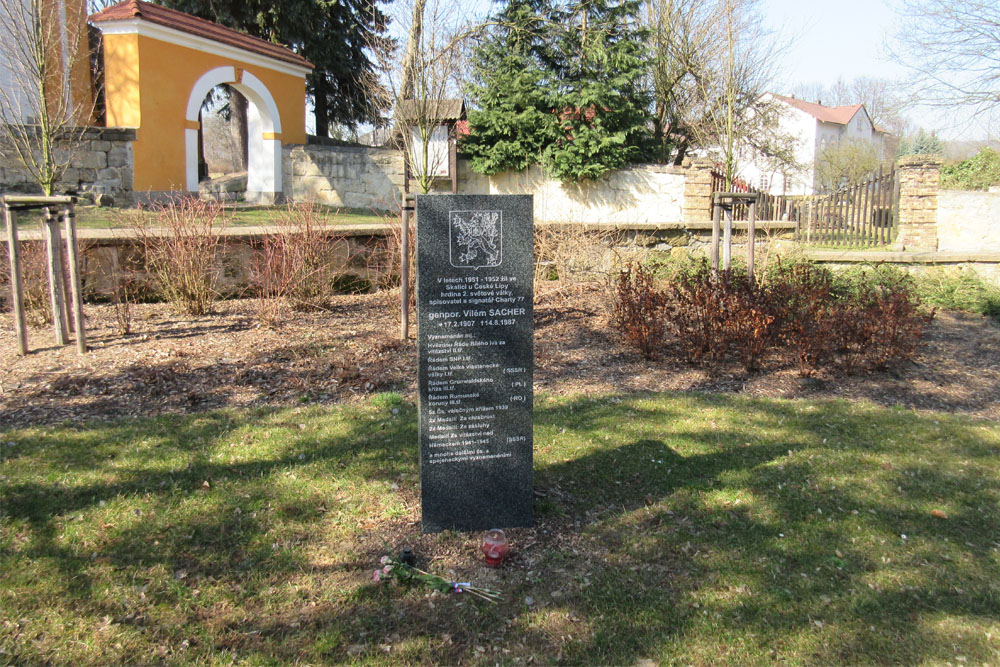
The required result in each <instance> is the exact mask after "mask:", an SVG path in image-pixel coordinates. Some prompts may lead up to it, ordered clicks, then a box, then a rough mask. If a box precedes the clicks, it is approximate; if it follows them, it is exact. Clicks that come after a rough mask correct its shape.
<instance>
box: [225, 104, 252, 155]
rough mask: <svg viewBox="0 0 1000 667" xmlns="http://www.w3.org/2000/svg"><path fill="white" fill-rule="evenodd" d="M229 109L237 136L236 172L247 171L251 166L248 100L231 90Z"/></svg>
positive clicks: (234, 132)
mask: <svg viewBox="0 0 1000 667" xmlns="http://www.w3.org/2000/svg"><path fill="white" fill-rule="evenodd" d="M229 92H230V95H229V109H230V115H229V118H230V122H231V123H232V128H233V134H234V135H235V136H236V146H237V153H236V170H237V171H246V170H247V166H248V165H249V164H250V160H249V155H250V131H249V127H248V125H249V123H248V121H247V107H248V104H249V103H248V102H247V98H245V97H243V95H241V94H240V91H238V90H236V89H235V88H230V89H229Z"/></svg>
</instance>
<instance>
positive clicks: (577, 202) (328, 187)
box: [283, 144, 710, 223]
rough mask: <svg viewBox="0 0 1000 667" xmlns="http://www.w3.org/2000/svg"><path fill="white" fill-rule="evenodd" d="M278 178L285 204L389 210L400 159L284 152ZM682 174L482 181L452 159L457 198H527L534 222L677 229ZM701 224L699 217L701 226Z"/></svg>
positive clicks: (369, 152) (634, 172)
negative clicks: (657, 224) (572, 181)
mask: <svg viewBox="0 0 1000 667" xmlns="http://www.w3.org/2000/svg"><path fill="white" fill-rule="evenodd" d="M283 173H284V179H285V183H284V186H285V195H286V196H287V197H288V198H289V199H290V200H291V201H308V200H313V201H316V202H319V203H323V204H328V205H330V206H343V207H346V208H374V209H379V210H394V209H396V208H397V207H398V202H399V200H400V196H401V195H402V192H403V155H402V153H401V152H400V151H397V150H390V149H383V148H367V147H362V146H329V145H316V144H310V145H307V146H288V147H286V148H285V151H284V164H283ZM699 173H700V172H699ZM685 174H686V170H685V169H683V168H680V167H669V166H660V165H644V166H637V167H632V168H629V169H623V170H621V171H617V172H613V173H611V174H609V175H608V176H606V177H605V178H602V179H600V180H598V181H596V182H590V181H586V182H582V183H578V184H564V183H561V182H559V181H555V180H552V179H550V178H548V177H547V176H545V174H544V173H543V172H542V171H541V169H539V168H538V167H531V168H529V169H526V170H525V171H523V172H505V173H502V174H496V175H493V176H483V175H481V174H477V173H475V172H473V171H472V169H471V168H470V166H469V163H468V161H467V160H459V164H458V192H459V194H512V193H517V194H521V193H525V192H530V193H533V194H534V196H535V220H536V221H539V222H578V223H591V222H605V223H630V222H680V221H681V220H683V219H684V201H685V199H684V197H685ZM706 183H708V184H709V187H710V182H709V181H706ZM413 187H414V184H413V183H412V182H411V189H412V188H413ZM440 191H442V192H448V191H450V184H449V183H447V182H442V183H441V190H440ZM707 196H708V195H706V198H707ZM706 201H707V199H706ZM706 210H707V205H706ZM707 218H708V215H707V214H705V215H704V216H702V218H701V219H707Z"/></svg>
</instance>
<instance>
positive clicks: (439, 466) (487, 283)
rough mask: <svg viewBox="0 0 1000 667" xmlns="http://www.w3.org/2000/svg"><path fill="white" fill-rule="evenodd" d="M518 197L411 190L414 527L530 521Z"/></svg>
mask: <svg viewBox="0 0 1000 667" xmlns="http://www.w3.org/2000/svg"><path fill="white" fill-rule="evenodd" d="M533 241H534V225H533V222H532V201H531V196H530V195H496V196H490V195H482V196H479V195H423V196H418V197H417V301H418V322H419V335H418V344H419V373H420V490H421V505H422V514H423V531H424V532H425V533H431V532H437V531H441V530H486V529H489V528H510V527H518V526H530V525H532V513H531V508H532V502H533V491H532V446H533V441H532V430H531V429H532V398H533V395H532V375H533V373H534V350H533V347H532V343H533V334H534V325H533V319H532V318H533V312H532V296H533V293H534V285H533V279H534V271H533V268H532V254H533Z"/></svg>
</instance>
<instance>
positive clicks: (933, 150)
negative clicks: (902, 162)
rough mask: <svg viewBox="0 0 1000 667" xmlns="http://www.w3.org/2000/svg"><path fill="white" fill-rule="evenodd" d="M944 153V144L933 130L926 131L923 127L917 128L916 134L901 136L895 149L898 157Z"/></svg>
mask: <svg viewBox="0 0 1000 667" xmlns="http://www.w3.org/2000/svg"><path fill="white" fill-rule="evenodd" d="M943 153H944V144H942V143H941V140H940V139H938V137H937V134H936V133H934V132H926V131H925V130H924V129H923V128H920V129H919V130H917V133H916V134H913V135H910V136H908V137H903V138H902V139H901V140H900V142H899V147H898V148H897V149H896V154H897V155H898V156H899V157H902V156H904V155H941V154H943Z"/></svg>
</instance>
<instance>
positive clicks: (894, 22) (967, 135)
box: [763, 0, 986, 139]
mask: <svg viewBox="0 0 1000 667" xmlns="http://www.w3.org/2000/svg"><path fill="white" fill-rule="evenodd" d="M898 4H899V3H897V2H892V0H889V1H886V0H838V1H837V2H818V1H815V0H764V6H763V9H764V11H765V12H766V15H767V17H768V18H769V20H770V22H771V25H772V27H773V28H774V29H775V30H777V31H778V32H779V34H781V35H782V36H783V37H784V38H786V39H789V40H791V45H790V47H789V48H788V51H787V52H786V53H785V54H784V56H783V58H782V61H781V63H782V70H783V81H781V82H780V84H783V85H784V86H785V88H786V90H784V91H780V90H779V91H775V92H785V93H788V92H791V91H792V90H793V89H794V88H795V86H796V84H808V83H819V84H822V85H824V86H830V85H831V84H833V83H834V82H836V81H837V79H838V78H843V79H844V80H845V81H850V80H852V79H856V78H859V77H863V76H864V77H870V78H881V79H889V80H899V79H903V78H905V76H906V73H907V72H906V70H905V69H904V68H903V67H902V66H900V65H898V64H896V63H893V62H891V61H890V59H889V58H888V56H887V54H886V43H887V41H890V40H891V38H892V36H893V33H894V32H895V31H896V30H897V29H898V27H899V24H900V23H901V22H902V21H903V20H904V19H905V16H903V15H901V14H900V11H901V10H900V8H899V7H898ZM780 84H779V85H780ZM905 115H906V116H908V117H909V118H910V120H911V121H912V122H913V123H914V124H915V126H916V127H923V128H924V129H926V130H928V131H930V130H935V131H937V132H938V133H939V135H940V136H942V137H944V138H948V139H978V138H985V136H986V135H985V131H984V130H983V128H981V127H979V126H977V125H976V124H974V123H973V124H970V123H968V122H963V121H965V119H964V118H958V119H956V118H955V115H954V113H952V114H950V115H945V116H943V115H942V114H941V113H940V112H938V111H936V110H931V109H925V108H919V107H918V108H915V109H912V110H910V111H908V112H907V113H906V114H905ZM956 121H957V122H956Z"/></svg>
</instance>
